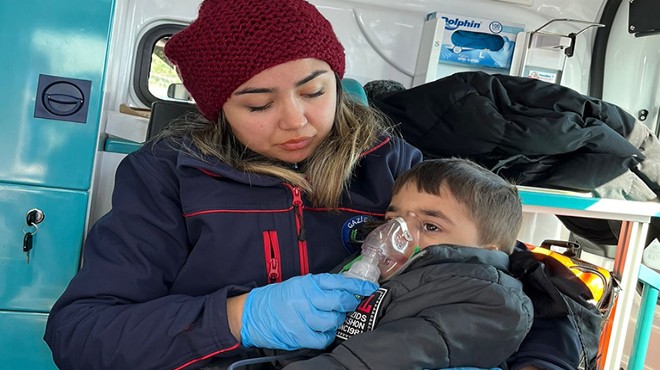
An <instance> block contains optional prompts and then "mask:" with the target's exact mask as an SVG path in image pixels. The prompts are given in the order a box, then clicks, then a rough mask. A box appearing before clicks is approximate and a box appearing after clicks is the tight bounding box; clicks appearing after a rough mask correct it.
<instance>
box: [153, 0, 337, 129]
mask: <svg viewBox="0 0 660 370" xmlns="http://www.w3.org/2000/svg"><path fill="white" fill-rule="evenodd" d="M165 54H166V55H167V58H168V59H169V60H170V61H171V62H172V63H173V64H175V65H176V66H177V68H178V70H179V74H180V76H181V79H182V80H183V84H184V85H185V87H186V89H187V90H188V91H189V92H190V94H191V95H192V97H193V98H194V99H195V102H196V103H197V107H198V108H199V110H200V112H202V114H203V115H204V116H205V117H206V118H207V119H209V120H210V121H211V122H217V120H218V115H219V114H220V110H221V109H222V106H223V105H224V103H225V102H226V101H227V100H228V99H229V97H230V95H231V93H232V92H234V90H236V89H237V88H238V87H239V86H240V85H241V84H243V83H244V82H245V81H247V80H249V79H250V78H252V77H253V76H255V75H257V74H258V73H260V72H261V71H263V70H265V69H267V68H270V67H274V66H276V65H278V64H282V63H286V62H290V61H293V60H297V59H303V58H315V59H320V60H323V61H325V62H326V63H328V64H329V65H330V68H332V70H333V71H334V72H336V73H337V74H339V77H340V78H341V77H343V75H344V63H345V60H344V48H343V47H342V45H341V43H340V42H339V40H338V39H337V36H336V35H335V33H334V31H333V30H332V26H331V25H330V22H328V20H327V19H325V18H324V17H323V16H322V15H321V13H319V11H318V10H317V9H316V8H315V7H314V6H313V5H312V4H310V3H308V2H306V1H303V0H205V1H204V2H203V3H202V5H201V6H200V8H199V14H198V16H197V19H196V20H195V21H193V22H192V23H191V24H190V26H188V27H187V28H185V29H183V30H182V31H180V32H178V33H176V34H175V35H174V36H172V37H171V38H170V40H169V41H168V42H167V44H166V45H165Z"/></svg>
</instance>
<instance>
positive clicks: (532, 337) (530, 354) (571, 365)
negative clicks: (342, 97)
mask: <svg viewBox="0 0 660 370" xmlns="http://www.w3.org/2000/svg"><path fill="white" fill-rule="evenodd" d="M580 352H581V347H580V342H579V340H578V336H577V332H576V330H575V327H574V326H573V324H571V322H570V320H569V318H568V317H562V318H556V319H538V318H537V319H535V320H534V324H533V325H532V330H530V332H529V334H527V336H526V337H525V340H523V342H522V344H521V345H520V348H519V349H518V351H517V352H516V353H515V354H514V355H513V356H511V357H510V358H509V359H508V360H507V364H508V365H509V368H510V369H511V370H519V369H523V368H525V367H526V366H535V367H537V368H539V369H546V370H573V369H577V368H578V365H579V363H580Z"/></svg>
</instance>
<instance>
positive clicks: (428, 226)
mask: <svg viewBox="0 0 660 370" xmlns="http://www.w3.org/2000/svg"><path fill="white" fill-rule="evenodd" d="M424 230H425V231H440V228H439V227H437V226H435V225H433V224H424Z"/></svg>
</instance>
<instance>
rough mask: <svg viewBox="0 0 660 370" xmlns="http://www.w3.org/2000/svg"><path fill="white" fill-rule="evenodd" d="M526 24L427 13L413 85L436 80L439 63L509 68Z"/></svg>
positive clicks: (506, 70) (485, 67)
mask: <svg viewBox="0 0 660 370" xmlns="http://www.w3.org/2000/svg"><path fill="white" fill-rule="evenodd" d="M523 31H524V25H522V24H517V23H505V22H502V21H499V20H495V19H483V18H474V17H469V16H464V15H457V14H449V13H441V12H434V13H430V14H428V15H427V16H426V21H425V22H424V27H423V29H422V40H421V43H420V48H419V53H418V55H417V66H416V68H415V76H414V79H413V85H415V86H416V85H419V84H422V83H424V82H429V81H433V80H435V79H437V78H439V77H442V76H438V63H448V64H459V65H466V66H472V67H478V68H484V69H502V70H504V71H501V72H504V73H507V72H508V71H509V68H510V67H511V62H512V58H513V54H514V49H515V45H516V37H517V35H518V33H520V32H523Z"/></svg>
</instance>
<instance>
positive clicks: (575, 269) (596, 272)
mask: <svg viewBox="0 0 660 370" xmlns="http://www.w3.org/2000/svg"><path fill="white" fill-rule="evenodd" d="M527 247H528V248H529V249H530V250H531V251H532V252H533V253H540V254H544V255H546V256H550V257H552V258H553V259H555V260H557V261H559V262H560V263H561V264H562V265H564V266H566V267H567V268H568V269H569V270H570V271H571V272H572V273H573V274H574V275H575V276H576V277H577V278H578V279H579V280H580V281H582V282H583V283H584V284H585V285H586V286H587V288H588V289H589V290H590V291H591V294H592V295H593V297H594V304H595V305H596V307H598V309H601V310H603V309H607V308H609V306H610V303H611V300H612V299H613V298H614V297H613V290H614V286H615V282H614V281H613V279H612V274H611V273H610V272H609V271H608V270H606V269H604V268H602V267H600V266H597V265H594V264H592V263H589V262H586V261H583V260H581V259H579V258H575V257H569V256H565V255H563V254H561V253H559V252H555V251H552V250H550V249H547V248H542V247H535V246H533V245H529V244H527Z"/></svg>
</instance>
